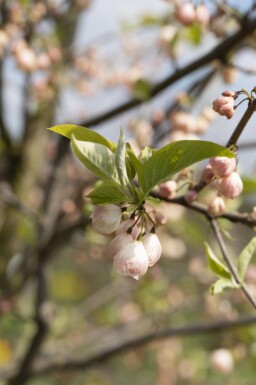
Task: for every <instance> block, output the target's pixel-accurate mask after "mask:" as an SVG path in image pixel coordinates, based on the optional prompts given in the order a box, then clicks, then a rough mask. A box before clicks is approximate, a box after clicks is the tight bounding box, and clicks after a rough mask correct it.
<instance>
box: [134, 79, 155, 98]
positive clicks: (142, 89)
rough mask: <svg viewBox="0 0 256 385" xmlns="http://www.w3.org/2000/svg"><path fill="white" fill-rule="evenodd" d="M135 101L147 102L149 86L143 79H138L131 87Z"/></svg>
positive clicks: (149, 92) (149, 91)
mask: <svg viewBox="0 0 256 385" xmlns="http://www.w3.org/2000/svg"><path fill="white" fill-rule="evenodd" d="M132 93H133V95H134V97H135V98H136V99H140V100H147V99H148V98H149V97H150V94H151V84H150V83H149V82H148V81H147V80H145V79H138V80H137V81H136V82H135V83H134V84H133V87H132Z"/></svg>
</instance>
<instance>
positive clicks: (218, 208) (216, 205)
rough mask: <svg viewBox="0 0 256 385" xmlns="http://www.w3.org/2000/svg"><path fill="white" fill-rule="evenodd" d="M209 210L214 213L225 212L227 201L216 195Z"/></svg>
mask: <svg viewBox="0 0 256 385" xmlns="http://www.w3.org/2000/svg"><path fill="white" fill-rule="evenodd" d="M208 211H209V213H210V214H212V215H219V214H223V213H224V212H225V211H226V205H225V201H224V199H223V198H222V197H219V196H217V197H215V198H214V199H213V201H212V202H211V203H210V204H209V205H208Z"/></svg>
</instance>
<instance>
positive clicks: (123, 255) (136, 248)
mask: <svg viewBox="0 0 256 385" xmlns="http://www.w3.org/2000/svg"><path fill="white" fill-rule="evenodd" d="M148 264H149V261H148V255H147V252H146V250H145V248H144V246H143V244H142V242H140V241H135V242H133V243H130V244H128V245H126V246H124V247H123V248H122V249H121V250H120V251H119V252H118V253H117V254H116V255H115V257H114V269H115V270H116V272H117V273H118V274H120V275H122V276H130V277H133V278H134V279H139V278H140V277H141V276H142V275H144V274H145V273H146V272H147V270H148Z"/></svg>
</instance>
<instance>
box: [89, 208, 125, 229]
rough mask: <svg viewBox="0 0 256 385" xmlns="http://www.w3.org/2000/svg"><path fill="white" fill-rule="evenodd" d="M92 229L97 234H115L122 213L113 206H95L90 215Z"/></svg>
mask: <svg viewBox="0 0 256 385" xmlns="http://www.w3.org/2000/svg"><path fill="white" fill-rule="evenodd" d="M91 218H92V227H93V228H94V230H95V231H97V233H99V234H103V235H104V234H111V233H113V232H115V231H116V230H117V229H118V227H119V225H120V222H121V218H122V211H121V209H120V207H118V206H115V205H106V206H97V207H96V208H95V210H94V212H93V213H92V215H91Z"/></svg>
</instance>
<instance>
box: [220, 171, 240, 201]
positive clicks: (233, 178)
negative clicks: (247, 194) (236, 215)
mask: <svg viewBox="0 0 256 385" xmlns="http://www.w3.org/2000/svg"><path fill="white" fill-rule="evenodd" d="M242 191H243V182H242V179H241V178H240V176H239V174H238V173H237V172H235V171H234V172H232V174H230V175H228V176H226V177H225V178H222V179H221V182H220V189H219V192H220V193H221V194H222V195H224V197H226V198H229V199H234V198H236V197H237V196H238V195H240V194H241V192H242Z"/></svg>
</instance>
